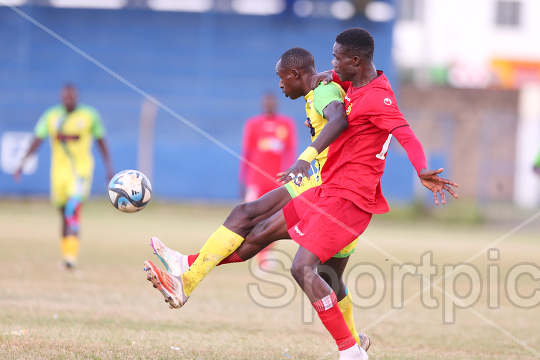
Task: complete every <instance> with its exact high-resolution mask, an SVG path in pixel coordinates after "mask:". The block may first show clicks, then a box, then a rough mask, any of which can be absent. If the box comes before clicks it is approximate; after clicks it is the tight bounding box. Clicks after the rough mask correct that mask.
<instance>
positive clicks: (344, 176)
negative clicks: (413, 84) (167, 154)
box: [321, 71, 408, 214]
mask: <svg viewBox="0 0 540 360" xmlns="http://www.w3.org/2000/svg"><path fill="white" fill-rule="evenodd" d="M377 74H378V75H379V76H378V77H377V78H375V79H373V80H372V81H371V82H370V83H369V84H368V85H366V86H362V87H359V88H354V87H353V86H352V83H351V82H344V83H342V82H340V81H339V78H337V75H336V74H335V73H334V79H335V81H336V82H338V83H339V84H340V85H341V86H342V87H343V89H344V90H346V91H347V95H346V96H345V103H344V106H345V110H346V113H347V115H348V121H349V126H348V127H347V129H346V130H345V131H344V132H343V133H342V134H341V135H340V136H339V137H338V138H337V139H336V140H335V141H334V142H333V143H332V144H331V145H330V146H329V148H328V160H327V161H326V164H325V165H324V167H323V168H322V171H321V177H322V181H323V184H322V185H321V187H322V189H321V190H322V191H321V195H322V196H339V197H341V198H344V199H347V200H350V201H352V202H353V203H354V204H355V205H356V206H358V207H359V208H361V209H362V210H364V211H366V212H368V213H371V214H382V213H385V212H388V211H389V210H390V208H389V207H388V203H387V202H386V199H385V198H384V196H383V194H382V191H381V176H382V174H383V172H384V165H385V162H386V161H385V160H386V152H387V151H388V146H389V145H390V141H391V139H392V135H391V132H392V130H394V129H396V128H399V127H402V126H407V125H408V123H407V121H406V120H405V118H404V117H403V114H402V113H401V111H400V110H399V108H398V106H397V102H396V99H395V97H394V92H393V91H392V87H391V86H390V83H389V82H388V79H387V78H386V76H385V75H384V74H383V72H382V71H377ZM336 78H337V79H336Z"/></svg>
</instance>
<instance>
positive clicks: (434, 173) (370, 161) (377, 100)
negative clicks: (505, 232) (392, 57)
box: [147, 28, 457, 359]
mask: <svg viewBox="0 0 540 360" xmlns="http://www.w3.org/2000/svg"><path fill="white" fill-rule="evenodd" d="M333 50H334V60H333V65H334V69H335V73H336V75H337V76H338V77H339V80H340V82H341V83H342V84H343V86H345V87H346V88H347V96H346V98H345V109H346V112H347V114H348V125H347V126H346V127H343V126H326V127H325V128H324V129H323V132H321V135H320V136H319V139H321V137H322V136H323V133H324V134H325V136H324V139H336V140H335V141H333V142H332V143H331V145H330V147H329V150H328V160H327V163H326V164H325V166H324V167H323V169H322V174H321V176H322V180H323V183H322V185H320V186H318V187H315V188H312V189H310V190H307V191H306V192H304V193H303V194H302V195H300V196H298V197H296V198H294V199H293V200H292V201H291V202H290V203H288V204H287V205H286V206H285V208H284V209H283V210H282V211H281V210H280V211H278V212H277V213H275V215H273V216H272V217H271V218H270V219H266V220H265V218H264V217H257V216H254V217H252V219H251V220H262V223H266V224H263V225H262V226H261V228H262V231H264V230H265V229H268V228H269V227H271V226H272V224H275V223H277V224H283V223H285V224H286V225H285V229H272V231H274V232H275V233H279V234H281V235H283V237H284V238H285V237H287V236H286V235H285V234H287V235H288V236H290V237H291V238H292V239H293V240H294V241H296V242H297V243H298V244H299V245H300V247H299V250H298V252H297V254H296V256H295V259H294V262H293V265H292V268H291V272H292V275H293V277H294V279H295V280H296V281H297V282H298V284H299V285H300V287H301V288H302V290H303V291H304V292H305V293H306V295H307V297H308V298H309V299H310V301H311V302H312V304H313V307H314V308H315V309H316V311H317V313H318V315H319V317H320V319H321V321H322V322H323V324H324V325H325V327H326V328H327V329H328V331H329V332H330V334H331V335H332V336H333V338H334V339H335V341H336V344H337V345H338V348H339V350H340V359H367V354H366V353H365V352H363V350H362V349H361V348H359V347H358V346H356V342H355V341H354V339H353V337H352V335H351V333H350V331H349V330H348V329H347V325H346V324H345V321H344V319H343V316H342V315H341V313H340V312H339V309H337V307H336V306H335V305H336V303H337V300H336V295H335V293H334V291H333V290H332V288H331V287H330V286H329V285H328V284H327V283H326V282H325V281H324V280H323V278H321V276H319V274H318V273H317V266H318V265H319V264H321V263H324V262H326V261H327V260H328V259H330V258H331V257H332V256H333V255H334V254H336V252H337V251H339V250H340V249H341V248H343V247H344V246H345V245H347V244H349V243H350V242H352V241H354V239H356V238H357V237H358V236H359V235H360V234H362V233H363V231H364V230H365V229H366V227H367V226H368V224H369V221H370V220H371V217H372V214H378V213H384V212H387V211H388V210H389V208H388V204H387V203H386V200H385V199H384V197H383V195H382V192H381V187H380V178H381V176H382V174H383V171H384V164H385V159H386V152H387V150H388V146H389V143H390V140H391V139H392V137H395V138H396V139H397V140H398V142H399V143H400V144H401V145H402V146H403V147H404V149H405V150H406V152H407V155H408V156H409V159H410V161H411V163H412V164H413V166H414V167H415V169H416V170H417V174H418V176H419V178H420V180H421V182H422V184H423V185H424V186H426V187H427V188H428V189H429V190H431V191H432V193H433V195H434V199H435V202H436V203H437V204H438V203H439V200H438V197H437V195H438V194H439V195H440V196H441V199H442V202H443V204H444V203H446V200H445V196H444V193H443V190H445V191H447V192H449V193H450V194H451V195H452V196H454V197H456V198H457V194H456V193H455V192H454V191H453V190H452V189H451V188H450V187H449V186H457V184H455V183H454V182H452V181H450V180H446V179H443V178H441V177H439V176H438V174H440V173H441V172H442V169H438V170H427V165H426V163H427V162H426V159H425V155H424V151H423V148H422V145H421V144H420V142H419V141H418V139H417V138H416V136H415V135H414V133H413V132H412V130H410V128H409V126H408V124H407V122H406V120H405V119H404V117H403V115H402V114H401V112H400V111H399V109H398V107H397V104H396V100H395V97H394V94H393V91H392V88H391V87H390V84H389V83H388V80H387V79H386V77H385V76H384V74H383V73H382V72H378V71H377V70H376V68H375V66H374V64H373V50H374V41H373V38H372V37H371V35H370V34H369V32H367V31H366V30H364V29H359V28H354V29H348V30H346V31H344V32H342V33H341V34H339V35H338V36H337V38H336V43H335V45H334V49H333ZM276 71H277V73H278V76H279V77H280V79H281V81H280V87H281V88H282V89H283V92H284V93H285V94H286V95H287V96H290V97H291V98H295V97H294V96H295V95H296V94H293V93H291V86H290V85H291V84H292V83H294V81H296V80H297V75H296V74H295V72H294V71H291V69H287V68H286V67H284V66H282V64H281V61H279V62H278V64H277V66H276ZM336 80H337V79H336ZM347 82H349V83H347ZM293 95H294V96H293ZM296 97H298V96H296ZM319 139H318V140H319ZM323 145H327V144H325V143H324V142H323V141H318V142H314V143H313V144H312V146H311V147H310V148H311V149H310V148H308V149H307V151H306V152H304V154H307V155H309V156H304V157H301V158H299V160H298V161H297V162H296V164H295V165H293V167H291V168H290V169H289V170H287V171H286V172H285V173H283V176H282V177H281V178H280V180H282V181H286V180H288V179H289V177H290V176H289V175H290V174H294V175H296V176H298V175H300V174H302V175H304V176H308V169H309V166H310V162H311V160H312V159H313V157H315V156H317V154H319V153H320V152H321V151H323V150H324V149H325V148H326V146H323ZM293 177H294V176H293ZM243 205H245V204H243ZM235 210H236V208H235ZM234 212H235V211H234V210H233V214H234ZM237 212H238V211H237ZM233 214H231V216H230V217H229V219H227V221H226V222H225V224H224V225H227V226H222V227H221V228H220V229H218V231H216V232H215V233H214V234H213V235H212V237H211V238H210V239H209V241H208V242H207V244H205V246H204V247H203V249H201V255H203V256H199V258H198V259H197V260H196V261H195V262H194V263H193V265H192V266H191V267H190V268H189V270H190V271H188V272H187V273H185V274H183V275H182V277H179V278H175V277H171V276H167V274H163V272H161V271H158V270H156V269H154V267H153V266H152V269H147V273H148V274H149V279H150V280H151V281H152V282H153V283H154V285H156V286H157V287H158V289H159V290H160V291H161V292H162V293H163V295H164V296H165V297H166V299H168V302H169V303H170V304H171V305H172V306H174V307H180V306H182V305H183V304H184V303H185V301H187V299H188V296H189V294H190V293H191V291H192V290H193V288H194V286H196V284H195V285H193V284H191V278H192V277H194V276H196V274H195V273H202V274H207V273H208V272H209V270H211V268H212V267H213V266H215V265H214V264H213V262H216V261H217V262H219V261H221V260H220V259H223V258H224V256H226V255H225V254H232V253H233V252H234V250H235V249H236V248H238V245H239V244H241V243H242V242H243V236H246V234H247V232H246V231H245V229H242V226H241V225H240V224H242V221H240V219H238V218H236V219H234V220H236V221H232V219H231V217H232V216H233ZM251 215H252V214H247V215H246V216H247V217H248V218H250V216H251ZM258 222H260V221H257V222H252V224H253V225H254V224H256V223H258ZM259 225H260V224H259ZM259 225H258V226H259ZM285 230H286V232H285ZM214 254H219V256H216V255H214ZM216 259H217V260H216ZM147 263H149V262H147ZM192 271H193V272H194V273H191V272H192ZM186 274H188V275H186ZM203 277H204V275H203ZM158 278H159V279H158ZM156 279H158V280H156ZM197 284H198V282H197ZM186 287H187V288H188V291H186V290H185V288H186Z"/></svg>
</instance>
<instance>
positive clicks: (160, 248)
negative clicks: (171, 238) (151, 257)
mask: <svg viewBox="0 0 540 360" xmlns="http://www.w3.org/2000/svg"><path fill="white" fill-rule="evenodd" d="M150 246H152V249H154V254H156V255H157V257H158V259H159V261H161V262H162V263H163V265H165V268H166V269H167V271H168V272H169V274H171V275H174V276H180V275H182V274H183V273H185V272H186V271H187V270H188V269H189V264H188V257H187V255H182V254H180V253H179V252H178V251H176V250H173V249H169V248H168V247H166V246H165V244H163V242H162V241H161V240H159V239H158V238H157V237H153V238H151V239H150Z"/></svg>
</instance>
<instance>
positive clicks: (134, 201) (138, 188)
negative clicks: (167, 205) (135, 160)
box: [109, 170, 152, 213]
mask: <svg viewBox="0 0 540 360" xmlns="http://www.w3.org/2000/svg"><path fill="white" fill-rule="evenodd" d="M151 198H152V186H151V185H150V180H148V178H147V177H146V176H144V174H143V173H141V172H140V171H137V170H124V171H120V172H119V173H118V174H116V175H114V177H113V178H112V179H111V181H110V182H109V200H111V204H113V206H114V207H115V208H117V209H118V210H120V211H122V212H126V213H133V212H136V211H139V210H142V209H144V207H145V206H146V205H147V204H148V202H149V201H150V199H151Z"/></svg>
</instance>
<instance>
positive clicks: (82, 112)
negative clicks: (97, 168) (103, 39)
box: [14, 84, 113, 268]
mask: <svg viewBox="0 0 540 360" xmlns="http://www.w3.org/2000/svg"><path fill="white" fill-rule="evenodd" d="M61 100H62V104H59V105H56V106H53V107H51V108H49V109H47V110H46V111H45V112H44V113H43V115H42V116H41V118H40V119H39V121H38V123H37V125H36V127H35V129H34V136H35V137H34V140H33V142H32V145H31V146H30V148H29V149H28V152H27V153H26V155H25V157H24V158H23V161H22V163H21V165H20V167H19V169H18V171H16V172H15V174H14V178H15V180H16V181H18V180H19V178H20V176H21V173H22V168H23V166H24V163H25V161H26V159H27V158H28V157H29V156H30V155H31V154H32V153H33V152H35V151H36V150H37V148H38V147H39V145H40V144H41V142H42V141H43V140H44V139H45V138H46V137H49V139H50V143H51V170H50V176H51V177H50V180H51V188H50V191H51V201H52V203H53V205H55V206H56V207H58V208H59V209H60V212H61V214H62V220H63V229H62V239H61V242H60V248H61V251H62V257H63V259H64V262H65V265H66V267H68V268H70V267H73V266H74V265H75V264H76V262H77V257H78V252H79V211H80V208H81V204H82V202H83V201H84V200H86V199H87V198H88V196H89V194H90V189H91V187H92V177H93V173H94V157H93V156H92V144H93V141H94V139H95V140H96V141H97V143H98V145H99V149H100V150H101V154H102V155H103V159H104V160H105V165H106V169H107V176H108V178H109V179H110V178H112V176H113V167H112V163H111V159H110V156H109V151H108V150H107V145H106V143H105V128H104V126H103V123H102V121H101V117H100V116H99V113H98V112H97V111H96V110H95V109H94V108H93V107H91V106H88V105H84V104H78V93H77V88H76V87H75V86H74V85H72V84H67V85H65V86H64V87H63V89H62V91H61Z"/></svg>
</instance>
